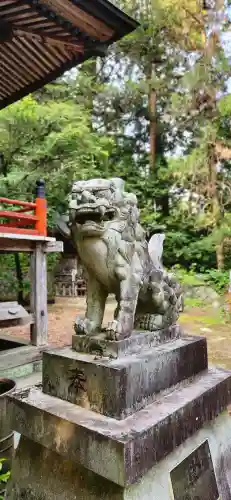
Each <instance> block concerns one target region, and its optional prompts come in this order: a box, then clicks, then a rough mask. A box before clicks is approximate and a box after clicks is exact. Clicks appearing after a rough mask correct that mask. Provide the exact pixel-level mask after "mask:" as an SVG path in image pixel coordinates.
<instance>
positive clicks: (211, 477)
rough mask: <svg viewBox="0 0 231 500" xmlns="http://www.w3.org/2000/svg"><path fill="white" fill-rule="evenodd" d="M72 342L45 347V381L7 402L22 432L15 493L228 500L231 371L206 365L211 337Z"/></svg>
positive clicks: (42, 499)
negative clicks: (50, 349)
mask: <svg viewBox="0 0 231 500" xmlns="http://www.w3.org/2000/svg"><path fill="white" fill-rule="evenodd" d="M163 339H164V340H165V342H163ZM73 347H75V349H76V348H77V349H78V352H77V351H76V350H75V349H73V348H72V349H70V348H64V349H56V350H52V351H49V352H45V353H44V355H43V384H42V386H41V387H32V388H30V389H27V390H24V391H17V392H16V393H15V394H13V395H12V396H11V397H10V399H9V410H10V411H11V412H12V420H13V428H14V429H15V430H16V431H17V432H19V433H21V434H22V438H21V441H20V444H19V447H18V450H17V454H16V458H15V461H14V465H13V471H12V479H11V482H10V484H9V486H8V495H7V499H8V500H19V499H23V498H26V499H27V500H35V499H36V500H51V499H52V500H53V499H56V500H61V499H62V500H65V499H68V500H74V499H78V500H96V499H97V500H98V499H101V500H109V499H110V500H122V499H124V500H125V499H126V500H137V499H140V500H142V499H143V500H144V499H150V500H170V499H172V498H174V499H175V500H186V499H187V500H196V499H200V500H218V498H219V495H220V496H221V498H222V500H230V498H231V473H230V472H229V471H230V470H231V467H230V466H231V418H230V417H229V415H228V412H227V405H228V404H229V403H230V401H231V373H230V372H225V371H224V370H221V369H213V368H209V369H208V366H207V346H206V340H205V339H204V338H199V337H187V336H183V337H181V335H180V331H179V328H178V327H173V328H171V329H169V330H166V331H165V332H155V334H153V333H148V332H146V333H145V334H142V333H141V332H140V333H136V332H134V333H133V335H132V337H131V338H130V339H128V340H126V341H120V342H110V341H106V340H105V339H104V338H103V336H102V335H101V336H99V337H97V338H96V337H95V338H94V339H90V340H89V339H86V338H82V337H76V336H74V337H73ZM83 350H85V351H88V352H85V353H84V352H80V351H83Z"/></svg>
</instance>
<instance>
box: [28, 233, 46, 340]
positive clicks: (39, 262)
mask: <svg viewBox="0 0 231 500" xmlns="http://www.w3.org/2000/svg"><path fill="white" fill-rule="evenodd" d="M30 274H31V292H30V310H31V312H32V313H33V315H34V324H32V325H31V332H30V333H31V344H32V345H36V346H42V345H46V344H47V342H48V340H47V337H48V312H47V263H46V253H45V252H44V245H43V244H41V243H39V242H36V248H35V250H34V252H33V253H32V255H31V265H30Z"/></svg>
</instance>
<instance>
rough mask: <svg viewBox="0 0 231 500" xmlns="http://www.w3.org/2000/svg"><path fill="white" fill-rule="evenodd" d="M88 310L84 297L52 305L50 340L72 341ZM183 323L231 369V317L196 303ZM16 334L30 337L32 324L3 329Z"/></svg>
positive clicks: (55, 342) (111, 306)
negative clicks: (79, 320) (78, 319)
mask: <svg viewBox="0 0 231 500" xmlns="http://www.w3.org/2000/svg"><path fill="white" fill-rule="evenodd" d="M114 307H115V305H114V303H113V302H112V301H110V302H109V303H108V304H107V307H106V313H105V323H107V322H108V321H110V319H112V317H113V311H114ZM84 311H85V299H81V298H80V299H72V298H62V299H57V300H56V304H55V305H52V306H49V316H48V321H49V343H50V344H52V345H56V346H62V345H70V344H71V338H72V334H73V323H74V320H75V317H76V315H77V314H79V315H82V314H84ZM180 323H181V325H182V327H183V329H184V332H185V333H186V334H193V335H199V336H205V337H207V340H208V352H209V362H210V363H211V364H215V365H217V366H222V367H224V368H227V369H231V320H229V322H227V318H225V317H224V315H223V313H222V312H221V311H220V310H212V309H211V308H208V307H207V308H197V307H193V308H190V309H188V310H187V309H186V311H185V313H184V314H182V316H181V319H180ZM3 332H4V333H8V334H10V335H13V336H17V337H21V338H26V339H29V328H28V327H23V328H12V329H9V330H3Z"/></svg>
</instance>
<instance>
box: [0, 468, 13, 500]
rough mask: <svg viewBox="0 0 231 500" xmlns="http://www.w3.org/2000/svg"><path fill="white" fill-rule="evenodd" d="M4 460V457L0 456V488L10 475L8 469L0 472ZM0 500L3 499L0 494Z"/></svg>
mask: <svg viewBox="0 0 231 500" xmlns="http://www.w3.org/2000/svg"><path fill="white" fill-rule="evenodd" d="M6 462H7V459H6V458H0V488H1V486H5V485H6V484H7V482H8V481H9V479H10V475H11V472H10V470H9V471H7V472H5V473H3V472H2V469H3V465H4V463H6ZM0 500H4V498H3V496H0Z"/></svg>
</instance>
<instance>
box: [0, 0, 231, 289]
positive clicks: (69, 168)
mask: <svg viewBox="0 0 231 500" xmlns="http://www.w3.org/2000/svg"><path fill="white" fill-rule="evenodd" d="M114 3H115V4H116V5H118V6H119V7H120V8H122V9H123V10H124V11H126V12H127V13H128V14H130V15H131V16H133V17H135V18H136V19H137V20H138V21H139V22H140V27H139V28H138V29H137V30H136V31H135V32H134V33H133V34H132V35H130V36H128V37H126V38H125V39H123V40H122V41H120V42H119V43H117V44H115V45H114V46H112V47H111V48H110V49H109V50H108V52H107V54H106V55H105V56H104V57H103V58H96V59H94V60H90V61H88V62H86V63H84V64H83V65H82V66H81V67H78V68H77V69H74V70H72V71H71V72H69V73H67V74H66V75H65V76H64V77H63V78H61V79H59V80H58V81H56V82H54V83H53V84H50V85H48V86H46V87H44V88H43V89H42V90H40V91H39V92H36V93H34V94H33V95H30V96H28V97H26V98H24V99H23V100H22V101H19V102H17V103H15V104H14V105H12V106H9V107H8V108H6V109H4V110H2V111H1V113H0V196H7V197H9V198H18V199H26V200H33V196H34V187H35V181H36V179H38V178H44V179H45V181H46V192H47V199H48V207H49V209H48V220H49V229H50V231H52V228H53V227H54V226H55V220H56V216H57V213H64V212H65V210H66V208H67V195H68V192H69V190H70V186H71V184H72V182H73V180H78V179H88V178H93V177H115V176H119V177H122V178H123V179H124V180H125V182H126V189H127V190H129V191H132V192H135V193H136V195H137V197H138V200H139V207H140V211H141V220H142V223H143V225H144V226H145V227H146V229H147V232H148V233H149V234H152V233H153V232H155V231H159V230H162V229H163V228H164V231H165V233H166V241H165V249H164V264H165V266H166V267H168V268H170V267H172V266H175V268H176V269H178V272H180V273H181V276H182V277H185V276H188V277H190V280H192V279H194V277H196V276H198V275H199V276H200V278H202V279H203V280H204V281H207V282H209V283H212V284H213V286H215V288H216V289H217V290H218V291H219V292H221V293H223V291H225V290H226V289H227V286H228V282H229V270H230V269H231V120H230V116H231V83H230V82H231V80H230V77H231V65H230V57H231V37H230V34H229V31H230V22H231V21H230V20H231V14H230V8H229V2H227V1H224V0H210V1H209V0H208V1H202V0H116V1H114ZM27 264H28V263H27V260H26V258H25V257H23V256H22V255H17V256H15V257H13V256H6V255H2V256H0V269H1V271H0V279H1V280H3V281H4V280H5V279H8V282H9V279H10V278H9V276H10V275H9V269H11V268H14V266H16V270H17V277H18V287H19V293H20V294H21V297H22V295H23V287H24V286H26V285H25V283H24V282H23V280H22V276H23V274H25V272H26V269H27ZM53 264H54V261H51V262H50V266H51V268H52V266H53Z"/></svg>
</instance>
